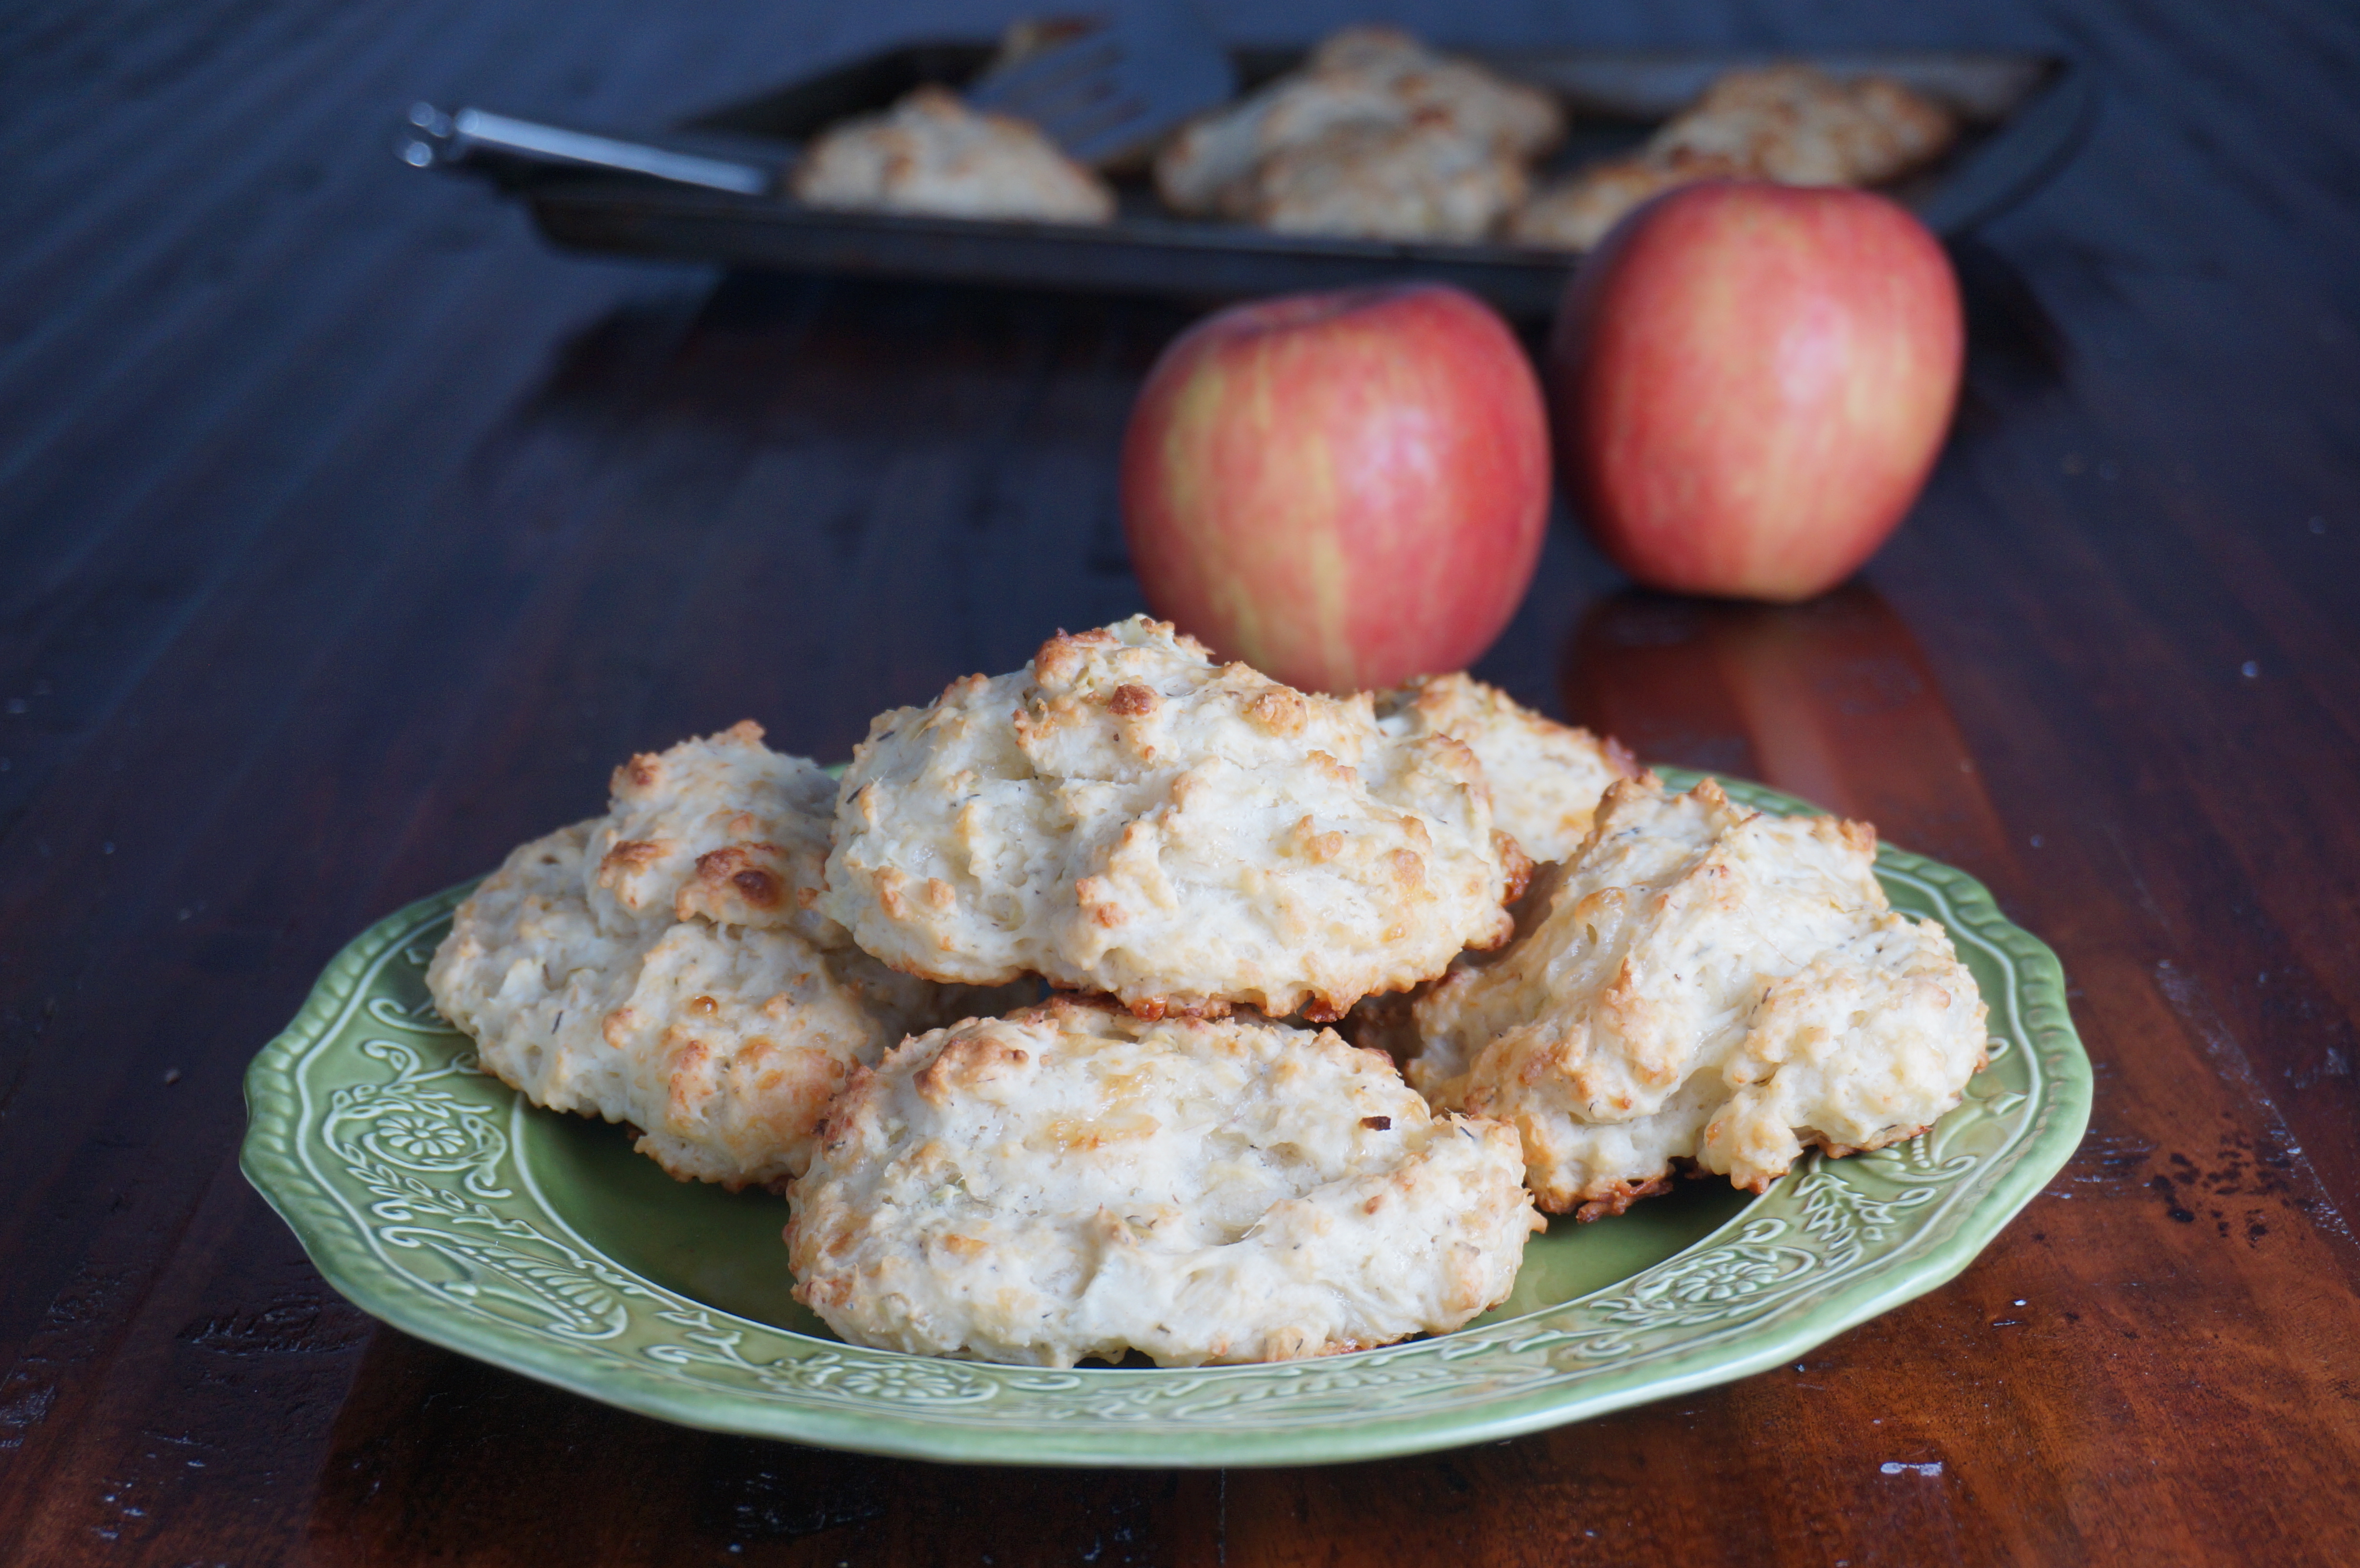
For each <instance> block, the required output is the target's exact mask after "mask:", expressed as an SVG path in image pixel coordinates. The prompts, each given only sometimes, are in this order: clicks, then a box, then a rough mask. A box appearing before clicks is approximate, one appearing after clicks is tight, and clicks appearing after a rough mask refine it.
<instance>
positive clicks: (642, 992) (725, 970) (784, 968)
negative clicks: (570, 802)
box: [426, 726, 1019, 1188]
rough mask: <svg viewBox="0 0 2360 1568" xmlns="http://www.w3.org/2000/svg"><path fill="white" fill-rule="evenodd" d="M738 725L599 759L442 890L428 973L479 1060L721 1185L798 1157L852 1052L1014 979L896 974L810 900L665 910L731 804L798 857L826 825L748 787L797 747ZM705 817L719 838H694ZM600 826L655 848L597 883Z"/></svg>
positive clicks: (797, 1165) (693, 889)
mask: <svg viewBox="0 0 2360 1568" xmlns="http://www.w3.org/2000/svg"><path fill="white" fill-rule="evenodd" d="M745 730H746V726H741V727H740V729H739V730H737V731H731V732H727V735H724V736H716V737H713V741H712V742H691V743H688V744H687V745H685V746H679V747H675V748H673V749H672V751H670V752H666V753H663V754H662V755H661V758H659V757H638V758H634V759H633V761H632V762H631V763H629V764H627V765H626V766H625V768H622V769H619V770H617V784H616V799H615V802H614V810H613V811H611V812H610V814H609V815H607V816H606V817H602V818H598V819H595V820H594V821H592V822H577V823H575V824H574V826H572V827H568V828H561V829H560V830H558V831H557V832H556V833H551V834H549V835H548V836H547V837H545V838H540V839H536V840H534V841H533V842H531V843H530V844H525V845H523V846H521V847H520V848H519V849H518V850H516V851H515V852H514V853H513V854H511V855H509V856H508V860H507V862H506V864H504V865H503V866H501V867H500V869H499V870H497V872H495V873H493V874H492V876H491V877H488V878H486V880H485V882H484V884H483V886H482V887H478V888H476V890H475V893H474V894H473V895H472V896H471V897H470V898H468V899H467V900H466V901H465V902H464V903H463V904H461V905H460V906H459V909H458V911H457V912H456V914H455V915H454V916H453V920H452V927H451V934H450V935H449V936H448V937H446V938H445V939H444V940H443V944H442V946H441V947H440V948H439V949H438V950H437V951H436V953H435V955H434V961H433V964H432V965H431V966H430V967H429V969H428V971H427V977H426V978H427V987H428V989H429V991H430V992H431V993H432V996H433V997H434V1002H435V1005H436V1006H437V1007H440V1008H441V1009H442V1010H443V1016H444V1017H445V1018H449V1019H450V1020H451V1021H452V1022H453V1024H456V1025H457V1026H458V1027H459V1028H460V1029H462V1030H464V1032H465V1033H467V1034H468V1035H470V1036H472V1037H473V1038H474V1039H475V1043H476V1050H477V1053H478V1055H479V1056H480V1058H481V1060H482V1062H483V1064H484V1067H485V1068H486V1070H487V1071H488V1072H490V1073H493V1074H494V1075H495V1076H497V1077H498V1078H499V1079H500V1080H501V1081H502V1082H504V1083H508V1084H509V1085H510V1086H511V1087H513V1088H515V1089H516V1090H518V1091H519V1093H521V1094H524V1095H525V1097H526V1098H527V1099H529V1100H530V1101H532V1102H533V1103H534V1104H535V1105H546V1106H548V1107H549V1108H551V1109H552V1110H560V1111H575V1112H580V1113H582V1114H584V1115H585V1116H603V1117H605V1118H606V1119H607V1120H608V1121H617V1122H628V1123H629V1124H631V1125H632V1126H633V1127H638V1128H639V1129H640V1130H641V1136H640V1138H639V1145H638V1147H639V1151H640V1152H641V1153H643V1154H646V1155H649V1156H650V1157H651V1158H653V1159H654V1160H656V1162H657V1163H658V1164H660V1165H661V1166H662V1167H663V1168H664V1169H665V1170H666V1171H670V1172H671V1173H672V1175H674V1176H676V1177H679V1178H682V1179H683V1180H690V1179H694V1180H698V1181H718V1182H720V1183H722V1184H723V1185H725V1186H728V1187H732V1188H736V1187H743V1186H747V1185H749V1184H762V1183H774V1182H779V1181H783V1180H785V1178H787V1177H788V1176H790V1175H792V1174H793V1173H794V1172H795V1171H800V1170H801V1169H803V1164H804V1163H805V1162H806V1161H807V1160H809V1159H810V1156H811V1143H812V1136H813V1133H814V1129H815V1128H816V1127H817V1126H818V1122H819V1116H820V1112H821V1111H822V1109H823V1108H824V1107H825V1105H826V1102H827V1098H828V1096H829V1095H830V1094H833V1093H834V1092H835V1091H836V1087H837V1086H838V1085H839V1084H840V1083H842V1082H843V1080H844V1078H845V1077H846V1076H847V1074H848V1073H850V1072H851V1070H852V1068H853V1067H854V1066H855V1065H856V1064H857V1063H859V1062H875V1061H877V1060H878V1059H879V1058H880V1057H881V1056H882V1055H883V1054H884V1053H885V1051H886V1050H887V1049H888V1048H890V1047H891V1046H892V1045H894V1044H895V1043H897V1042H898V1041H900V1040H901V1039H902V1038H903V1037H904V1036H905V1035H908V1034H910V1033H912V1032H913V1031H923V1030H924V1029H934V1028H936V1027H938V1026H940V1025H942V1024H945V1023H948V1022H952V1021H954V1020H956V1019H958V1018H963V1017H966V1016H967V1015H968V1014H969V1013H973V1012H978V1011H997V1010H999V1009H1000V1008H1002V1007H1009V1006H1012V1005H1013V1004H1014V1003H1015V1002H1016V1000H1017V999H1018V997H1019V993H1016V992H1012V991H1008V992H979V991H974V990H970V989H968V988H966V987H956V986H950V987H946V986H942V985H934V984H932V983H931V982H928V981H924V980H919V979H914V978H912V977H911V976H909V975H897V974H895V973H893V972H892V971H891V970H890V969H887V968H886V967H885V966H884V965H883V964H879V963H878V962H877V961H876V960H874V959H872V958H870V957H869V956H868V955H867V954H865V953H860V952H858V950H856V949H854V948H853V947H852V946H851V945H850V943H849V942H848V940H847V938H846V937H845V934H844V932H843V930H842V928H840V927H836V926H835V925H834V924H833V923H832V922H823V921H821V920H820V918H819V917H816V916H814V915H812V914H811V913H810V912H809V911H808V910H807V909H806V910H804V911H803V914H802V915H801V916H799V917H798V918H797V919H796V920H795V921H794V922H793V923H773V924H763V923H759V922H744V923H727V924H724V923H716V921H714V920H709V919H706V918H705V916H703V915H702V914H697V913H694V912H692V913H690V914H688V915H686V916H685V917H682V916H679V915H678V913H677V909H678V906H679V905H680V904H681V903H682V902H683V900H686V901H688V902H690V903H696V902H699V901H700V900H701V899H703V898H704V894H703V893H702V892H700V888H701V887H702V884H700V883H699V881H698V879H697V876H696V867H697V866H698V865H699V863H700V861H703V862H705V863H706V864H708V865H709V864H710V856H711V855H716V854H721V853H724V852H725V851H727V850H729V849H731V848H733V847H737V846H740V845H742V844H744V843H746V842H748V841H744V840H737V839H734V838H731V836H730V835H733V834H735V833H737V832H738V831H740V829H741V828H742V827H743V825H744V823H743V821H742V819H743V818H745V817H748V816H749V815H750V816H752V817H753V818H754V819H755V820H756V822H757V823H758V826H759V831H760V832H761V833H763V834H764V835H765V836H764V837H763V838H762V839H759V840H756V841H751V842H755V843H758V844H770V843H771V842H772V841H773V840H775V841H779V842H781V843H783V844H790V845H798V844H799V845H803V849H802V850H801V851H799V852H798V853H800V854H802V855H804V856H805V857H807V858H808V859H809V864H810V869H812V870H813V871H814V872H815V871H816V868H817V864H816V858H815V855H814V852H813V851H811V849H810V843H811V841H812V838H813V835H814V832H816V833H817V834H818V842H819V843H821V844H825V826H824V824H825V820H826V819H825V815H822V816H820V817H819V818H818V822H819V823H820V824H821V825H820V826H819V827H818V828H816V829H814V825H813V823H812V822H807V821H806V822H798V821H794V820H792V819H793V817H794V816H795V814H796V813H797V812H798V811H803V810H804V809H805V808H802V807H797V806H794V805H792V803H791V802H790V803H786V804H782V803H781V798H780V796H779V795H778V794H777V793H775V792H774V791H771V790H770V789H765V788H760V787H758V786H759V783H760V781H761V780H763V779H771V780H772V781H773V782H775V780H776V779H777V778H778V777H780V776H781V770H780V769H778V768H774V767H772V764H773V763H781V762H792V763H796V764H797V766H798V767H799V768H810V767H811V765H810V764H808V763H802V762H800V761H799V759H795V758H776V757H771V758H770V760H769V761H765V760H764V757H768V756H769V754H767V753H764V754H762V755H761V756H759V757H758V756H751V755H748V747H750V748H751V749H752V751H754V752H759V751H760V744H759V739H750V738H748V736H747V735H746V734H745V733H744V732H745ZM755 734H756V735H759V732H755ZM658 763H661V764H663V765H662V766H658V767H651V766H650V765H651V764H658ZM812 771H813V772H814V773H816V772H817V770H816V769H813V770H812ZM783 776H784V777H786V778H789V779H794V778H797V777H799V775H798V774H796V773H795V771H794V770H792V769H788V770H784V773H783ZM822 779H823V781H824V782H829V783H830V784H831V792H832V781H828V780H825V776H822ZM716 802H718V804H716ZM821 809H822V810H823V811H824V809H825V808H824V807H823V808H821ZM716 823H717V824H718V830H719V833H720V836H721V837H722V838H724V839H728V840H729V842H727V843H722V844H720V845H719V847H718V848H716V849H713V850H708V851H706V852H705V855H698V854H696V853H695V849H696V846H697V845H698V844H705V843H710V842H714V835H715V830H716ZM650 835H652V836H650ZM618 844H619V845H631V844H662V845H669V846H672V847H670V848H667V849H665V850H664V851H663V853H661V855H652V854H651V855H636V856H628V857H627V859H628V860H629V861H630V862H631V865H630V867H629V870H630V875H629V876H628V877H609V878H607V879H606V883H605V884H604V885H602V883H601V879H600V874H599V873H600V864H601V861H602V859H603V858H604V857H605V856H606V855H611V853H612V851H613V848H614V847H615V846H616V845H618ZM601 845H605V846H606V848H605V849H604V850H602V849H601V848H600V846H601ZM794 858H795V856H794V855H788V856H786V857H785V860H786V863H788V864H792V861H793V859H794ZM733 864H734V862H733ZM667 866H668V867H670V868H671V869H670V872H669V873H668V874H664V875H659V872H660V871H661V868H663V867H667ZM683 869H684V870H685V876H684V877H683V876H682V875H681V874H682V873H683ZM675 881H676V882H677V885H675ZM794 885H795V884H792V883H790V884H788V886H790V887H792V886H794ZM737 891H738V893H739V894H740V896H741V897H740V901H741V902H743V903H745V904H747V905H748V912H750V913H752V914H754V915H757V916H764V917H767V916H770V915H771V914H773V913H775V911H776V909H777V903H778V901H777V900H772V899H769V898H750V899H748V898H743V897H742V895H743V893H744V889H742V888H740V889H738V890H737ZM713 901H715V902H725V901H724V900H720V899H718V898H716V899H715V900H713ZM814 929H822V930H824V931H827V932H833V933H834V936H833V940H831V941H828V942H825V943H823V942H815V941H814V940H813V938H812V936H811V935H809V934H806V932H807V931H810V930H814Z"/></svg>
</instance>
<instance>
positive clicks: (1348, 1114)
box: [786, 998, 1543, 1367]
mask: <svg viewBox="0 0 2360 1568" xmlns="http://www.w3.org/2000/svg"><path fill="white" fill-rule="evenodd" d="M1522 1181H1523V1161H1522V1157H1521V1155H1520V1153H1519V1151H1518V1149H1517V1144H1516V1138H1515V1134H1514V1133H1513V1131H1512V1130H1510V1129H1509V1128H1508V1127H1503V1126H1502V1125H1501V1124H1499V1123H1496V1122H1486V1121H1480V1120H1473V1119H1468V1118H1462V1117H1459V1116H1434V1115H1432V1114H1431V1113H1430V1112H1429V1111H1428V1109H1427V1107H1426V1103H1425V1101H1423V1100H1422V1099H1420V1098H1419V1097H1418V1095H1417V1094H1416V1093H1415V1091H1413V1090H1411V1089H1410V1088H1409V1087H1408V1085H1406V1084H1405V1083H1403V1082H1402V1081H1401V1077H1400V1075H1399V1074H1398V1073H1396V1072H1395V1071H1394V1070H1393V1065H1392V1064H1391V1063H1390V1062H1387V1061H1386V1060H1385V1059H1384V1058H1383V1057H1382V1056H1381V1055H1378V1054H1377V1053H1375V1052H1372V1051H1356V1050H1354V1049H1352V1048H1351V1047H1349V1046H1348V1045H1346V1044H1345V1043H1344V1042H1343V1041H1342V1040H1338V1038H1337V1037H1336V1036H1335V1034H1333V1033H1332V1032H1330V1031H1327V1030H1324V1029H1323V1030H1319V1031H1317V1032H1314V1031H1311V1030H1307V1029H1290V1028H1287V1027H1285V1026H1284V1025H1280V1024H1273V1023H1270V1022H1267V1021H1264V1020H1262V1019H1259V1018H1248V1017H1246V1016H1244V1015H1240V1016H1238V1017H1234V1018H1226V1019H1219V1020H1208V1019H1200V1018H1165V1019H1163V1020H1160V1021H1155V1022H1149V1021H1147V1020H1143V1019H1140V1018H1133V1017H1131V1015H1129V1014H1127V1013H1124V1012H1122V1011H1120V1009H1117V1008H1115V1007H1111V1006H1108V1005H1103V1004H1091V1003H1083V1002H1076V1001H1071V1000H1067V999H1064V998H1059V999H1057V1000H1054V1001H1052V1002H1051V1003H1050V1004H1048V1005H1047V1006H1045V1007H1039V1008H1033V1009H1028V1010H1026V1011H1023V1012H1019V1013H1015V1014H1012V1015H1011V1016H1009V1017H1007V1018H995V1019H986V1020H978V1021H974V1022H969V1023H964V1024H961V1025H958V1026H957V1027H956V1028H954V1029H946V1030H942V1031H938V1032H936V1033H934V1034H929V1035H924V1036H922V1037H920V1038H918V1039H915V1040H910V1041H909V1042H907V1043H906V1044H904V1045H902V1046H901V1047H900V1048H899V1049H898V1050H896V1051H893V1052H892V1054H891V1055H890V1056H888V1057H887V1058H886V1059H885V1061H884V1062H883V1063H882V1064H881V1065H880V1066H878V1067H877V1068H875V1069H864V1070H862V1071H861V1072H859V1073H856V1074H855V1075H854V1078H853V1081H852V1083H851V1084H850V1085H849V1086H848V1087H847V1088H846V1090H845V1091H844V1093H843V1094H842V1095H840V1096H839V1097H838V1098H837V1100H836V1104H835V1105H833V1106H832V1107H831V1108H830V1110H829V1112H828V1117H827V1126H826V1128H825V1133H824V1134H823V1138H822V1146H821V1149H820V1151H819V1153H818V1155H817V1157H816V1158H815V1159H814V1160H813V1162H812V1165H811V1169H810V1170H809V1171H806V1172H805V1173H804V1174H803V1176H802V1177H801V1178H800V1179H799V1180H797V1181H795V1182H794V1184H793V1185H792V1187H791V1188H790V1189H789V1194H788V1195H789V1197H790V1198H791V1200H792V1216H793V1217H792V1220H791V1221H790V1222H789V1224H788V1225H787V1231H786V1239H787V1245H788V1247H789V1249H790V1260H791V1262H792V1264H793V1267H794V1272H795V1280H796V1284H795V1291H794V1293H795V1297H796V1299H797V1300H799V1301H803V1303H804V1304H806V1305H807V1306H809V1307H811V1309H812V1310H813V1311H814V1312H817V1313H819V1315H820V1316H821V1317H822V1318H824V1319H825V1320H826V1322H827V1324H828V1326H829V1327H830V1328H832V1329H834V1330H835V1331H836V1333H837V1334H841V1335H842V1336H843V1337H844V1338H846V1339H847V1340H849V1341H851V1342H852V1343H853V1344H855V1345H869V1346H871V1347H874V1348H878V1349H888V1350H901V1351H911V1352H916V1353H919V1354H923V1355H935V1356H946V1355H959V1356H974V1357H978V1358H979V1359H982V1360H987V1361H998V1362H1006V1363H1012V1364H1016V1365H1020V1366H1040V1367H1070V1366H1072V1365H1073V1364H1074V1363H1075V1362H1076V1361H1077V1360H1080V1359H1082V1358H1083V1357H1086V1356H1098V1357H1102V1358H1104V1359H1107V1360H1110V1361H1112V1360H1120V1358H1121V1357H1122V1356H1123V1355H1124V1354H1125V1353H1126V1352H1127V1351H1131V1350H1137V1351H1141V1352H1143V1353H1144V1354H1146V1355H1147V1356H1151V1357H1153V1359H1154V1360H1155V1362H1156V1363H1157V1364H1158V1365H1159V1366H1165V1367H1196V1366H1203V1365H1206V1364H1208V1363H1230V1362H1250V1361H1284V1360H1294V1359H1297V1358H1300V1357H1304V1356H1323V1355H1327V1354H1331V1353H1334V1352H1338V1351H1345V1350H1356V1349H1360V1348H1363V1347H1366V1346H1370V1345H1385V1344H1389V1343H1391V1342H1393V1341H1394V1340H1397V1339H1402V1338H1405V1337H1406V1336H1408V1335H1410V1334H1419V1333H1427V1334H1444V1333H1448V1331H1450V1330H1452V1329H1454V1328H1457V1327H1459V1325H1460V1324H1462V1323H1466V1322H1467V1321H1468V1320H1469V1319H1470V1318H1472V1317H1473V1316H1475V1314H1477V1313H1478V1312H1482V1311H1483V1310H1484V1309H1486V1308H1487V1307H1490V1306H1492V1305H1494V1304H1496V1303H1497V1302H1499V1301H1502V1300H1504V1299H1505V1298H1506V1296H1507V1294H1508V1291H1509V1290H1510V1288H1511V1287H1512V1286H1513V1284H1514V1283H1515V1277H1516V1269H1517V1265H1518V1263H1519V1262H1520V1261H1521V1258H1522V1256H1523V1250H1524V1238H1525V1237H1526V1236H1528V1235H1529V1234H1530V1233H1531V1232H1533V1231H1535V1230H1538V1229H1540V1228H1542V1224H1543V1222H1542V1221H1541V1218H1540V1216H1539V1215H1538V1214H1535V1212H1534V1210H1533V1207H1532V1203H1531V1200H1530V1198H1529V1196H1528V1195H1527V1194H1526V1193H1525V1192H1524V1187H1523V1184H1522Z"/></svg>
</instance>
